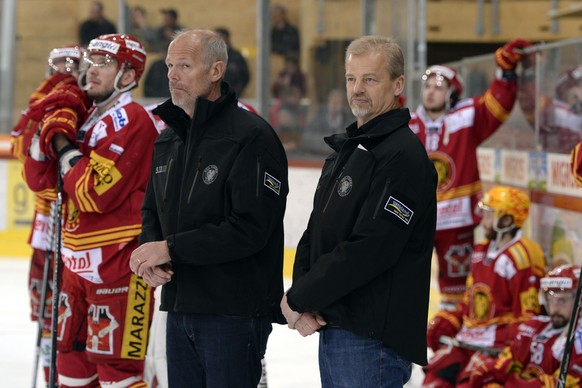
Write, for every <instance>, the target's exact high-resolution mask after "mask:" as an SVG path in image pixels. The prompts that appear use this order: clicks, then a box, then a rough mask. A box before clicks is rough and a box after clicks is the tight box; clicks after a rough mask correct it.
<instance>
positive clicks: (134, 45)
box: [85, 34, 146, 83]
mask: <svg viewBox="0 0 582 388" xmlns="http://www.w3.org/2000/svg"><path fill="white" fill-rule="evenodd" d="M92 54H101V55H105V63H108V62H111V59H115V60H116V61H117V62H118V64H119V71H120V72H124V71H125V70H127V69H134V70H135V82H136V83H137V82H138V81H139V79H140V78H141V76H142V75H143V72H144V69H145V64H146V51H145V49H144V47H143V45H142V44H141V43H140V42H139V41H138V40H137V39H136V38H134V37H133V36H131V35H127V34H106V35H101V36H99V37H97V38H95V39H93V40H91V42H89V46H88V47H87V51H86V52H85V60H86V61H87V62H88V63H89V64H91V65H92V66H99V64H96V63H93V62H92V60H91V55H92ZM105 63H104V64H105ZM101 66H102V65H101Z"/></svg>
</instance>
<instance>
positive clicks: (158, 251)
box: [129, 241, 174, 287]
mask: <svg viewBox="0 0 582 388" xmlns="http://www.w3.org/2000/svg"><path fill="white" fill-rule="evenodd" d="M129 267H130V268H131V271H132V272H133V273H135V274H136V275H139V276H141V277H142V278H143V280H145V282H146V283H147V284H149V285H150V286H152V287H158V286H162V285H164V284H166V283H168V282H169V281H170V280H171V279H172V275H173V274H174V271H173V270H172V263H171V262H170V252H169V250H168V245H167V243H166V241H154V242H149V243H145V244H142V245H140V246H139V247H138V248H136V249H135V250H134V251H133V252H132V253H131V257H130V258H129Z"/></svg>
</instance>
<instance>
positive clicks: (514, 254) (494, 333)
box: [425, 186, 545, 387]
mask: <svg viewBox="0 0 582 388" xmlns="http://www.w3.org/2000/svg"><path fill="white" fill-rule="evenodd" d="M529 204H530V201H529V198H528V196H527V195H526V194H525V193H524V192H522V191H520V190H518V189H515V188H511V187H506V186H497V187H494V188H492V189H491V190H489V191H488V192H487V193H486V194H485V196H484V197H483V200H482V201H480V202H479V207H480V209H481V211H482V212H483V218H482V220H481V225H482V227H483V229H484V232H485V236H486V238H487V240H486V241H485V242H482V243H479V244H477V245H475V251H474V252H473V255H472V261H471V264H472V268H471V273H470V275H469V276H468V278H467V290H466V292H465V295H464V297H463V301H462V302H460V303H458V304H457V308H456V309H454V310H450V311H449V310H441V311H439V312H438V313H437V315H436V316H435V318H434V319H433V320H432V321H431V322H430V323H429V327H428V332H427V342H428V346H429V347H431V348H432V349H433V350H434V351H435V352H436V353H435V355H434V357H432V358H431V359H430V360H429V364H428V366H426V367H425V373H426V377H425V384H426V385H427V386H430V387H433V386H434V387H451V386H455V385H456V384H457V383H458V382H459V381H462V380H463V379H468V377H469V372H470V370H471V369H472V368H473V366H472V362H471V361H472V359H471V358H472V356H473V355H474V352H473V351H470V350H466V349H461V348H451V347H448V346H441V345H440V343H439V339H440V337H441V336H450V337H455V338H456V339H457V340H459V341H462V342H465V343H468V344H470V345H479V346H485V347H494V348H502V347H503V346H504V345H505V344H506V343H507V342H508V341H509V340H510V339H512V338H514V336H515V334H516V332H517V326H518V325H519V324H520V323H522V322H523V321H525V320H527V319H529V318H531V317H533V316H534V315H536V314H539V313H540V306H539V303H538V288H539V279H540V278H541V277H542V276H543V275H544V265H545V261H544V253H543V251H542V249H541V247H540V246H539V244H537V243H536V242H534V241H532V240H530V239H528V238H526V237H524V236H523V235H522V232H521V227H522V225H523V223H524V222H525V220H526V218H527V216H528V211H529ZM466 367H467V368H466ZM465 368H466V369H465Z"/></svg>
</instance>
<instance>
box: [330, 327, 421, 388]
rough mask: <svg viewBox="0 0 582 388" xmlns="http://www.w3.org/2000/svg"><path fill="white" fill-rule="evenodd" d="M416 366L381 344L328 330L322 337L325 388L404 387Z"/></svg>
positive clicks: (337, 330) (348, 333) (333, 329)
mask: <svg viewBox="0 0 582 388" xmlns="http://www.w3.org/2000/svg"><path fill="white" fill-rule="evenodd" d="M411 372H412V364H411V363H410V361H408V360H406V359H404V358H403V357H401V356H400V355H398V353H396V352H395V351H394V350H392V349H391V348H389V347H387V346H385V345H383V344H382V342H380V341H376V340H370V339H366V338H362V337H359V336H357V335H355V334H352V333H350V332H349V331H346V330H342V329H339V328H333V327H328V328H325V329H323V330H321V331H320V336H319V373H320V375H321V385H322V387H323V388H354V387H358V388H368V387H369V388H388V387H390V388H392V387H402V386H403V385H404V384H406V382H407V381H408V379H410V374H411Z"/></svg>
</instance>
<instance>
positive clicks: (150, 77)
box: [143, 47, 171, 98]
mask: <svg viewBox="0 0 582 388" xmlns="http://www.w3.org/2000/svg"><path fill="white" fill-rule="evenodd" d="M167 50H168V48H167V47H165V48H164V50H163V53H162V54H163V55H162V56H161V57H160V58H158V59H156V60H155V61H154V62H153V63H152V64H151V65H150V68H149V69H148V72H147V74H146V78H145V81H144V89H143V95H144V97H148V98H157V97H160V98H170V97H171V94H170V87H169V85H168V66H167V65H166V52H167Z"/></svg>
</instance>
